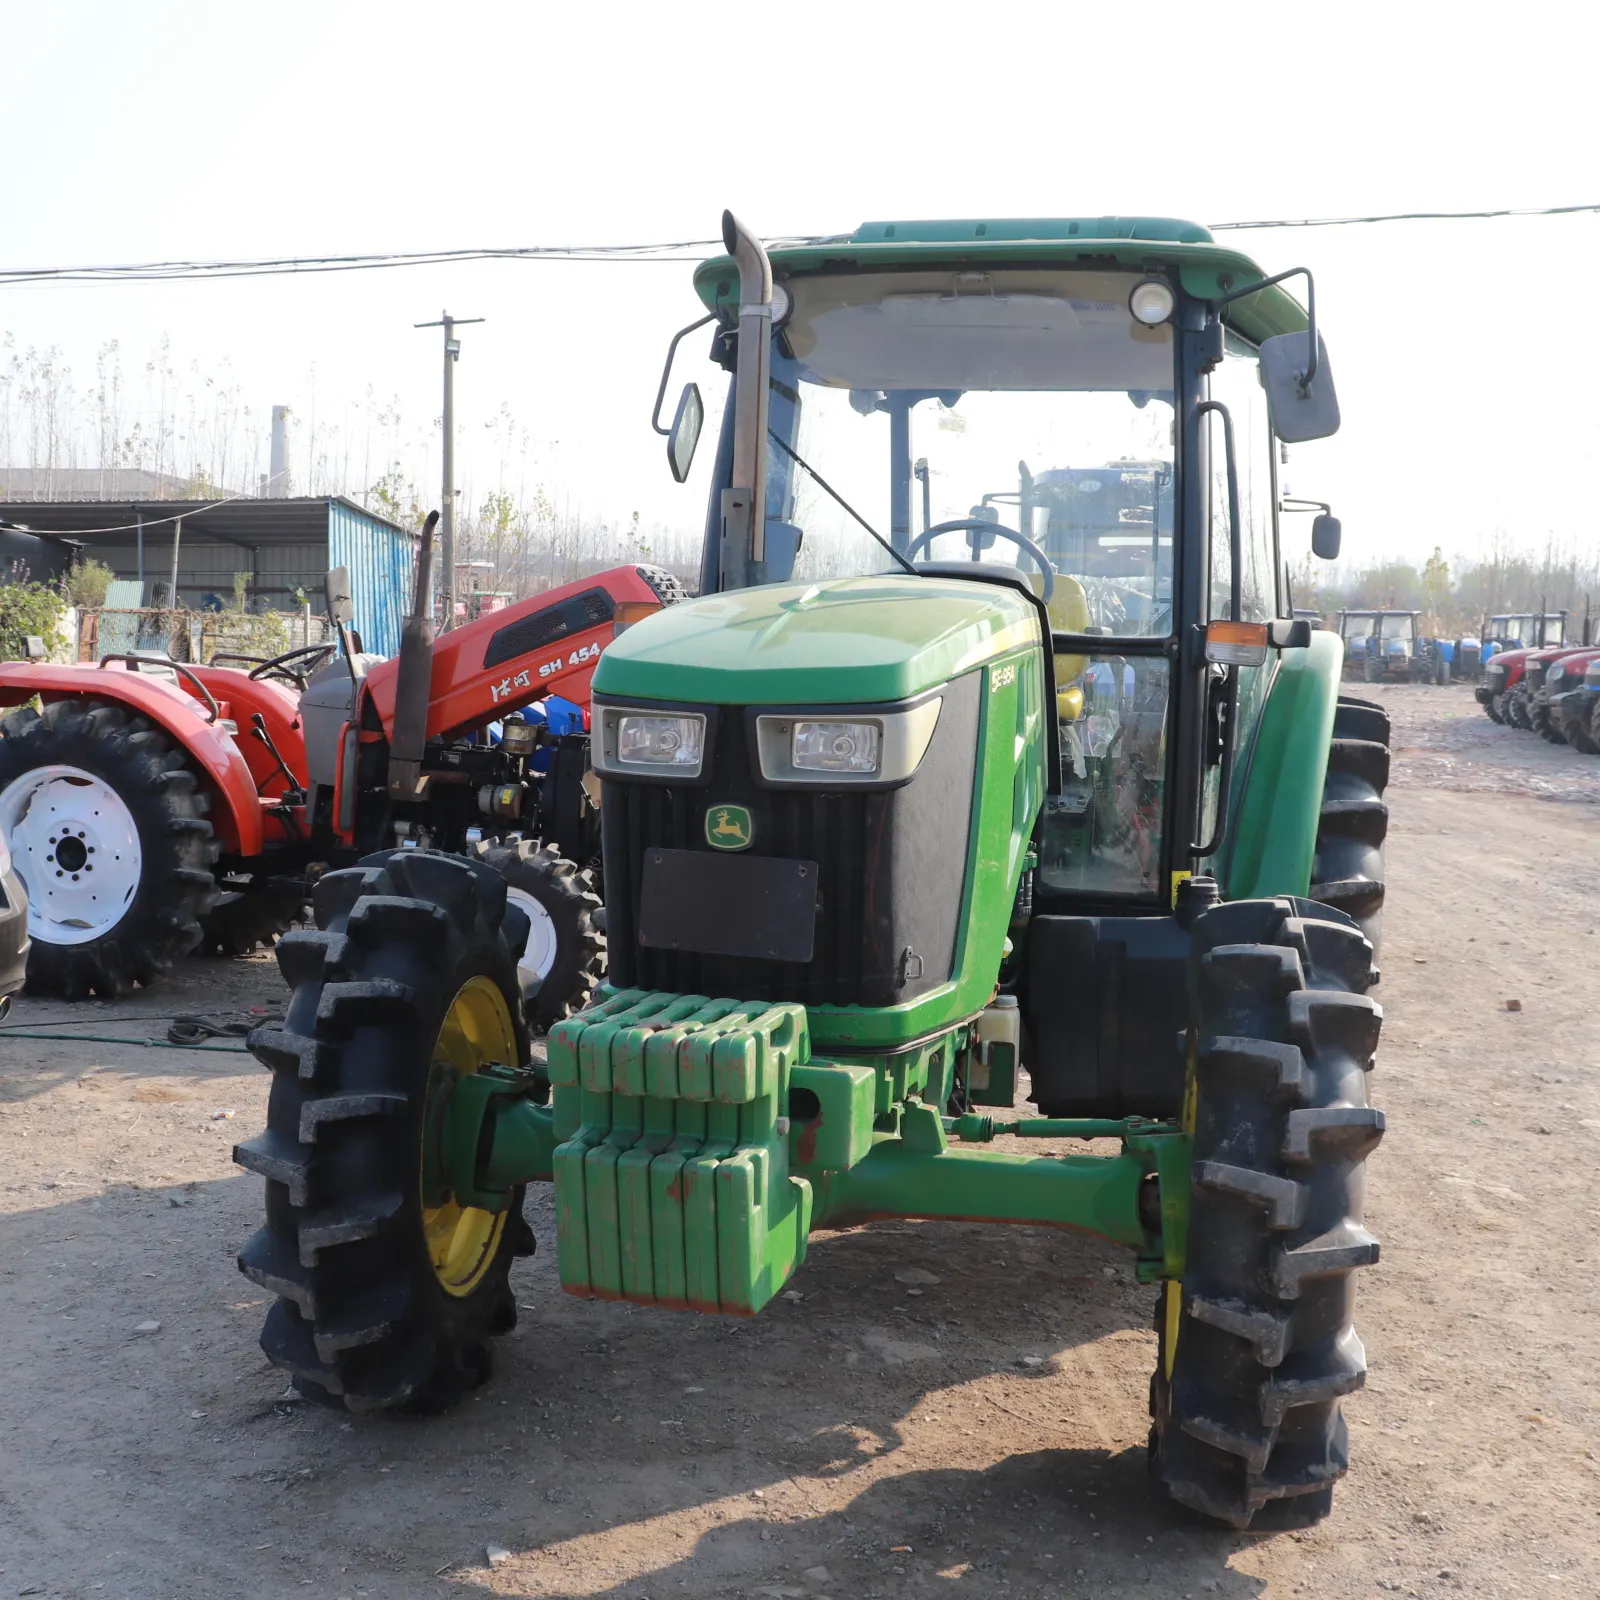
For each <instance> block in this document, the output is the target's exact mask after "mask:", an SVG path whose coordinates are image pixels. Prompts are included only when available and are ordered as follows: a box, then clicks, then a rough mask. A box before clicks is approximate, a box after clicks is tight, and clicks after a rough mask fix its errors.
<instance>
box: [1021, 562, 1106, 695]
mask: <svg viewBox="0 0 1600 1600" xmlns="http://www.w3.org/2000/svg"><path fill="white" fill-rule="evenodd" d="M1027 576H1028V583H1029V585H1030V586H1031V587H1032V589H1033V592H1034V593H1035V594H1036V595H1039V596H1040V597H1041V598H1042V597H1043V595H1044V577H1043V575H1042V574H1041V573H1038V572H1029V573H1028V575H1027ZM1046 609H1047V610H1048V611H1049V613H1050V626H1051V628H1052V629H1053V630H1055V631H1056V632H1058V633H1085V632H1087V631H1088V629H1089V626H1090V619H1089V597H1088V595H1087V594H1086V593H1085V592H1084V587H1083V585H1082V584H1081V583H1079V581H1078V580H1077V579H1076V578H1073V577H1069V576H1068V575H1067V574H1066V573H1064V572H1058V573H1056V575H1055V589H1054V591H1053V592H1052V593H1051V596H1050V598H1049V600H1048V601H1047V602H1046ZM1088 670H1089V658H1088V657H1087V656H1081V655H1057V656H1056V717H1057V718H1058V719H1059V720H1060V721H1062V722H1077V721H1078V720H1079V719H1080V718H1081V717H1082V716H1083V689H1082V687H1081V685H1080V684H1079V682H1078V680H1079V679H1080V678H1082V676H1083V675H1084V673H1085V672H1087V671H1088Z"/></svg>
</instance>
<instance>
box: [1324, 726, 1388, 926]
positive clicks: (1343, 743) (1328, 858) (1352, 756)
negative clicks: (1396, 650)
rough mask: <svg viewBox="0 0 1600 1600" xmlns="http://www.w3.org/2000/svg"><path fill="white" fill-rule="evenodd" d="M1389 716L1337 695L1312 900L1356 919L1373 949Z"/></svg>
mask: <svg viewBox="0 0 1600 1600" xmlns="http://www.w3.org/2000/svg"><path fill="white" fill-rule="evenodd" d="M1388 784H1389V713H1388V712H1387V711H1385V710H1384V709H1383V707H1382V706H1380V705H1376V704H1374V703H1373V702H1372V701H1370V700H1357V699H1356V698H1355V697H1354V696H1352V695H1340V697H1339V700H1338V703H1337V705H1336V706H1335V707H1334V713H1333V740H1332V743H1331V744H1330V745H1329V747H1328V775H1327V777H1326V778H1325V779H1324V780H1323V785H1322V813H1321V816H1320V817H1319V818H1318V821H1317V845H1316V854H1315V857H1314V858H1313V860H1312V864H1311V898H1312V899H1313V900H1319V901H1321V902H1322V904H1323V905H1327V906H1332V907H1333V908H1334V910H1336V911H1340V912H1343V913H1344V914H1345V915H1346V916H1350V917H1354V918H1355V920H1356V922H1357V923H1358V924H1359V926H1360V928H1361V931H1362V932H1363V933H1364V934H1365V935H1366V936H1367V938H1368V939H1369V940H1370V941H1371V944H1372V947H1373V949H1374V951H1376V950H1377V949H1378V948H1379V945H1380V943H1381V941H1382V936H1383V898H1384V892H1385V891H1384V867H1383V846H1384V841H1385V839H1387V838H1388V835H1389V807H1388V806H1387V804H1385V802H1384V798H1383V795H1384V791H1385V789H1386V788H1387V787H1388Z"/></svg>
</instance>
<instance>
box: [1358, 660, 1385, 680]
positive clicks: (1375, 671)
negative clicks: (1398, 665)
mask: <svg viewBox="0 0 1600 1600" xmlns="http://www.w3.org/2000/svg"><path fill="white" fill-rule="evenodd" d="M1361 676H1362V677H1363V678H1365V679H1366V681H1367V682H1368V683H1378V682H1380V681H1381V680H1382V678H1383V663H1382V662H1381V661H1374V660H1373V659H1372V657H1371V656H1368V657H1367V659H1366V660H1365V661H1364V662H1363V663H1362V666H1361Z"/></svg>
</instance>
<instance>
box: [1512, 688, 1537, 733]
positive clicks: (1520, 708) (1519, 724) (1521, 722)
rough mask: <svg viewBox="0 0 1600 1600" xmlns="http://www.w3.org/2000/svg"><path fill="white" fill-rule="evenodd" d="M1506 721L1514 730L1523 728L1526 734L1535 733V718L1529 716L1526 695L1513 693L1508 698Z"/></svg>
mask: <svg viewBox="0 0 1600 1600" xmlns="http://www.w3.org/2000/svg"><path fill="white" fill-rule="evenodd" d="M1505 719H1506V721H1507V722H1509V723H1510V724H1511V726H1512V727H1513V728H1521V729H1522V731H1523V732H1524V733H1531V732H1532V731H1533V718H1532V717H1531V716H1529V714H1528V697H1527V696H1526V695H1525V694H1518V693H1516V692H1513V693H1511V694H1508V695H1507V696H1506V701H1505Z"/></svg>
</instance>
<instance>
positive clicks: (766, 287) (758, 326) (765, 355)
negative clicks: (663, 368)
mask: <svg viewBox="0 0 1600 1600" xmlns="http://www.w3.org/2000/svg"><path fill="white" fill-rule="evenodd" d="M722 242H723V245H724V247H725V248H726V249H727V252H728V254H729V255H730V256H732V257H733V259H734V262H735V263H736V265H737V266H738V268H739V361H738V366H737V369H736V370H735V373H734V411H733V476H732V479H731V483H732V487H731V488H728V489H724V490H723V491H722V587H723V588H724V589H742V588H744V587H746V586H747V585H748V584H750V583H752V582H753V581H755V574H754V573H753V572H752V568H753V567H757V566H759V564H760V563H762V562H764V561H765V560H766V559H767V381H768V377H769V374H770V371H771V367H772V262H771V261H770V260H768V258H767V252H766V250H765V249H764V248H763V247H762V244H761V241H760V240H759V239H758V238H756V236H755V235H754V234H753V233H751V231H750V230H749V229H748V228H747V227H745V225H744V224H743V223H742V222H740V220H739V219H738V218H737V217H736V216H734V214H733V213H732V212H731V211H724V212H723V213H722Z"/></svg>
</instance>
